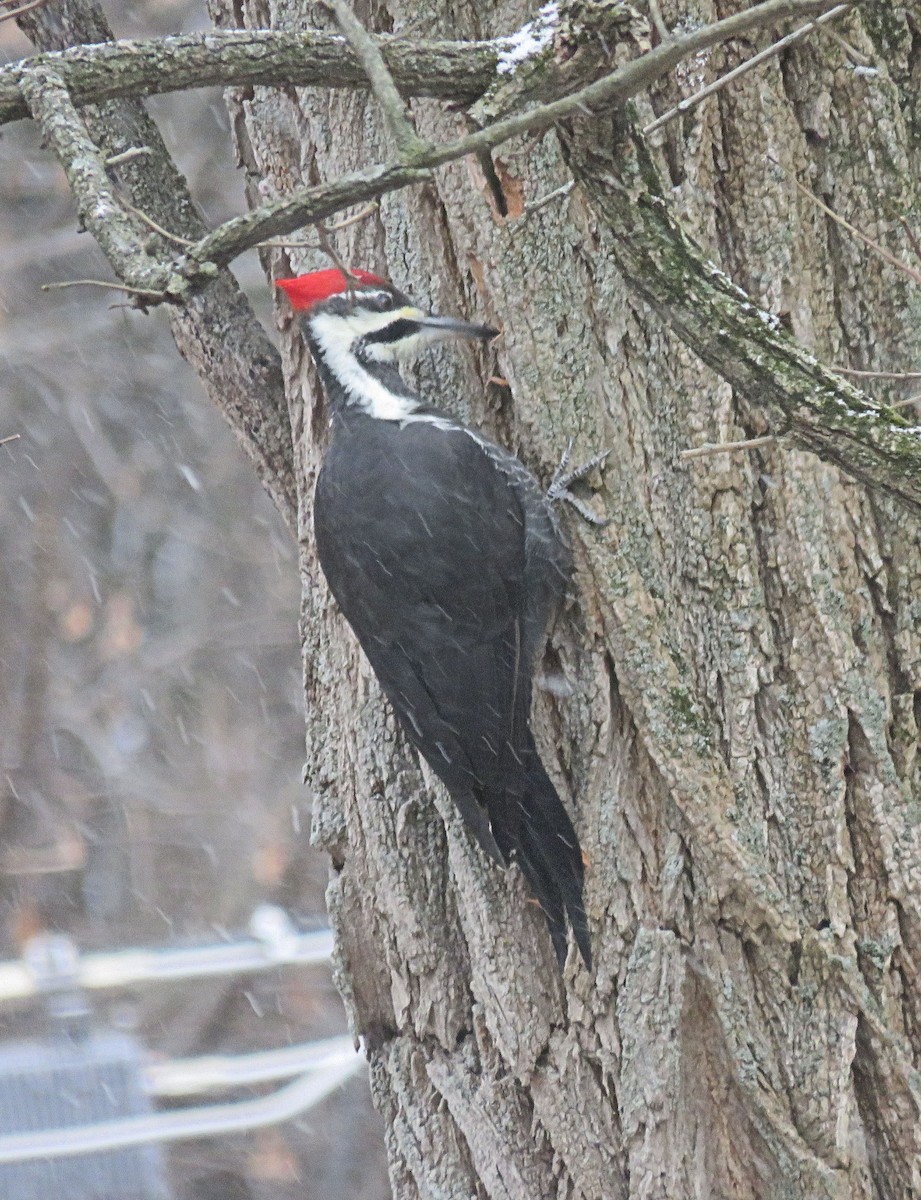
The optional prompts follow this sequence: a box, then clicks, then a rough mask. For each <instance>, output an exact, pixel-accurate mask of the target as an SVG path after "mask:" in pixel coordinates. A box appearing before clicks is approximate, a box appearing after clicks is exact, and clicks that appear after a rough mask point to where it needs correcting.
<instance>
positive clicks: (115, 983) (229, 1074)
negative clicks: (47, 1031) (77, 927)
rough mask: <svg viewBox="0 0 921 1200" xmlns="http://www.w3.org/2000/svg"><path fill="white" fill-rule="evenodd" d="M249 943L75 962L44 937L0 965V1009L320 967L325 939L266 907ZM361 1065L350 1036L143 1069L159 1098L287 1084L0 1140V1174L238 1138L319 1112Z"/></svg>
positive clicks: (63, 945)
mask: <svg viewBox="0 0 921 1200" xmlns="http://www.w3.org/2000/svg"><path fill="white" fill-rule="evenodd" d="M249 932H250V935H251V936H249V937H246V938H240V939H237V940H228V941H226V942H219V943H213V944H207V945H197V946H183V947H179V948H171V949H160V950H118V951H112V952H109V953H100V954H86V955H80V954H79V953H78V952H77V950H76V948H75V947H74V945H73V943H72V942H70V941H69V939H67V938H62V937H56V936H47V937H43V938H39V939H35V940H34V941H33V943H31V944H30V946H29V947H27V950H26V955H25V959H24V961H21V962H3V963H0V1001H4V1000H5V1001H13V1000H22V999H27V998H29V997H32V996H45V997H46V998H48V999H50V998H53V997H55V996H60V995H61V994H62V993H64V994H66V993H68V992H73V993H75V994H79V993H80V992H82V991H83V990H84V989H85V990H101V989H118V988H130V987H134V986H137V985H147V984H157V983H164V982H170V981H175V980H182V979H206V978H213V977H215V976H220V975H236V974H244V973H245V974H249V973H254V972H259V971H265V970H267V969H270V968H273V967H278V966H307V965H311V964H314V963H322V962H326V961H328V959H329V958H330V956H331V954H332V944H333V943H332V934H331V933H330V931H329V930H320V931H318V932H314V933H302V932H300V931H298V930H297V929H296V928H295V927H294V926H293V924H292V923H291V921H290V919H289V918H288V916H287V914H286V913H285V912H284V911H283V910H282V909H279V908H276V907H275V906H272V905H263V906H261V907H260V908H258V909H257V910H256V912H255V913H254V914H253V917H252V920H251V921H250V927H249ZM363 1064H364V1059H363V1057H362V1056H361V1055H360V1054H359V1053H357V1052H356V1050H355V1046H354V1044H353V1041H352V1039H351V1038H349V1037H334V1038H326V1039H324V1040H322V1041H316V1042H307V1043H304V1044H302V1045H298V1046H287V1047H284V1048H281V1049H277V1050H264V1051H259V1052H256V1053H253V1054H240V1055H207V1056H204V1057H200V1058H194V1059H185V1060H179V1061H173V1062H160V1063H153V1062H152V1063H148V1064H147V1065H146V1066H144V1067H143V1070H142V1079H143V1083H144V1086H145V1088H146V1090H147V1093H148V1094H149V1095H151V1096H157V1097H160V1098H167V1097H169V1098H177V1097H181V1096H190V1095H200V1094H202V1093H206V1092H214V1091H219V1090H221V1089H228V1088H236V1087H246V1086H252V1085H257V1084H263V1083H269V1082H274V1081H277V1080H282V1079H291V1077H292V1076H297V1078H295V1079H294V1080H293V1081H292V1082H291V1083H287V1084H285V1085H284V1086H283V1087H279V1088H277V1089H276V1090H275V1091H273V1092H271V1093H269V1094H268V1095H265V1096H258V1097H255V1098H253V1099H247V1100H236V1101H232V1102H228V1103H221V1104H209V1105H199V1106H195V1107H186V1108H181V1109H175V1110H172V1111H169V1112H157V1113H151V1114H144V1115H141V1116H127V1117H116V1118H113V1119H112V1120H108V1121H102V1122H95V1123H93V1124H87V1125H74V1126H67V1127H62V1128H57V1129H45V1130H39V1131H30V1132H27V1133H13V1134H5V1135H0V1165H2V1164H7V1163H21V1162H28V1161H30V1160H35V1159H50V1158H63V1157H69V1156H71V1155H79V1154H92V1153H98V1152H100V1151H107V1150H119V1149H124V1148H125V1147H129V1146H141V1145H145V1144H149V1143H153V1142H173V1141H180V1140H185V1139H189V1138H201V1137H213V1136H218V1135H222V1134H228V1133H238V1132H242V1131H245V1130H250V1129H257V1128H260V1127H263V1126H266V1125H274V1124H277V1123H278V1122H281V1121H287V1120H290V1119H291V1118H292V1117H296V1116H299V1115H300V1114H301V1113H303V1112H306V1111H307V1110H308V1109H310V1108H312V1107H313V1106H314V1105H315V1104H318V1103H319V1102H320V1101H321V1100H323V1099H324V1098H325V1097H326V1096H328V1095H329V1094H330V1093H331V1092H333V1091H335V1090H336V1088H338V1087H339V1086H340V1085H341V1084H342V1083H344V1082H345V1081H346V1080H347V1079H348V1078H350V1077H351V1076H352V1075H353V1074H355V1073H356V1071H357V1070H358V1069H359V1068H360V1067H361V1066H362V1065H363Z"/></svg>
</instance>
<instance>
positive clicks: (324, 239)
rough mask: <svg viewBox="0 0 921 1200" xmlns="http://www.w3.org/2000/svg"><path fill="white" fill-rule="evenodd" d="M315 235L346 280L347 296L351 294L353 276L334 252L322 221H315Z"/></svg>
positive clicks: (334, 248) (322, 248) (321, 247)
mask: <svg viewBox="0 0 921 1200" xmlns="http://www.w3.org/2000/svg"><path fill="white" fill-rule="evenodd" d="M316 230H317V237H318V238H319V239H320V249H321V250H322V251H323V253H324V254H325V255H327V256H328V258H329V260H330V262H332V264H333V266H334V267H338V268H339V270H340V271H341V272H342V278H343V279H344V280H345V281H346V283H347V285H348V290H349V296H350V298H351V294H352V284H353V282H356V280H355V276H354V275H353V274H352V272H351V271H350V270H349V268H348V266H347V265H346V264H345V263H344V262H343V261H342V259H341V258H340V257H339V255H338V254H337V253H336V247H335V246H334V245H333V243H332V240H331V239H330V236H329V230H328V229H327V228H326V226H325V225H324V224H323V222H322V221H317V225H316Z"/></svg>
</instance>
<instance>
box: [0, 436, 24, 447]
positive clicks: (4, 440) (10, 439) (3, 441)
mask: <svg viewBox="0 0 921 1200" xmlns="http://www.w3.org/2000/svg"><path fill="white" fill-rule="evenodd" d="M21 437H22V434H21V433H10V434H8V435H7V436H6V437H5V438H0V446H5V445H6V444H7V442H18V441H19V439H20V438H21Z"/></svg>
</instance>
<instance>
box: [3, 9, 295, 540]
mask: <svg viewBox="0 0 921 1200" xmlns="http://www.w3.org/2000/svg"><path fill="white" fill-rule="evenodd" d="M21 24H22V26H23V28H24V30H25V32H26V33H27V35H28V36H29V37H30V38H31V40H32V41H33V43H35V44H36V45H37V46H39V47H40V48H41V49H43V50H48V51H63V50H65V48H66V47H67V46H69V45H72V44H74V43H94V44H95V45H94V49H96V50H99V49H100V48H101V46H100V45H99V43H104V42H105V41H106V39H108V38H111V31H110V29H109V26H108V24H107V23H106V20H105V17H104V15H103V13H102V11H101V9H100V7H99V5H98V4H97V3H95V0H57V2H56V3H55V5H54V9H53V11H51V10H46V9H38V10H36V11H35V12H33V13H30V14H29V15H28V16H26V17H24V18H22V19H21ZM50 57H51V56H46V57H44V58H43V61H44V62H46V63H47V62H48V59H49V58H50ZM36 66H37V59H32V60H29V69H30V70H31V69H33V68H35V67H36ZM36 86H37V87H38V90H41V85H40V84H37V85H36ZM65 86H66V85H65ZM36 103H37V104H42V103H43V101H42V100H41V98H40V97H39V98H38V99H37V100H36ZM68 123H69V125H71V126H73V120H72V118H71V120H70V121H69V122H68ZM78 124H79V128H78V129H71V130H70V131H69V132H68V131H65V130H62V131H61V134H60V136H61V138H62V139H66V138H68V137H73V138H75V139H76V141H75V142H74V143H72V146H71V149H75V148H76V145H77V143H78V142H79V141H80V138H81V137H88V138H89V139H90V141H91V143H92V144H93V152H94V156H95V155H98V156H100V157H101V158H102V160H103V161H104V163H105V164H106V166H107V171H106V174H107V176H109V177H111V178H112V180H113V181H114V183H115V184H116V185H117V186H118V188H119V189H123V190H124V191H125V192H127V193H128V194H130V196H131V198H132V200H133V201H134V203H135V204H136V205H137V207H138V208H140V209H141V210H142V211H143V212H145V213H148V214H150V215H151V216H152V217H153V218H154V219H155V220H156V221H157V222H158V224H160V225H161V226H163V227H164V228H166V229H172V230H175V231H176V232H177V233H179V234H180V235H184V236H186V237H189V238H192V239H195V238H200V237H201V236H202V235H203V233H204V232H205V230H204V224H203V222H202V220H201V217H200V215H199V214H198V211H197V210H196V208H195V206H194V204H193V202H192V198H191V196H190V195H189V192H188V188H187V186H186V183H185V180H184V179H183V178H182V176H181V175H180V173H179V171H178V170H177V169H176V166H175V164H174V163H173V162H172V160H171V158H170V157H169V154H168V153H167V150H166V147H165V146H164V144H163V141H162V139H161V137H160V134H159V131H158V129H157V127H156V125H155V124H154V123H153V121H152V120H151V119H150V117H149V116H148V115H147V113H146V112H145V111H144V107H143V105H142V104H141V103H140V102H139V101H137V100H121V101H117V102H113V101H110V102H108V103H107V104H105V105H103V106H102V107H101V108H97V107H95V106H87V107H86V108H85V109H84V110H83V111H82V113H81V114H80V119H79V122H78ZM81 130H82V134H81ZM139 146H143V147H145V149H146V153H145V154H144V155H143V156H137V155H134V156H132V157H131V158H130V159H129V158H127V157H126V155H125V151H126V149H128V148H129V147H139ZM97 148H98V149H97ZM65 153H70V151H68V150H66V149H65ZM113 158H114V159H119V160H120V162H119V164H118V166H113V162H112V160H113ZM72 169H73V167H72ZM93 169H95V164H93ZM106 187H107V188H108V189H109V192H108V194H109V195H110V196H111V183H110V182H109V179H108V178H107V180H106ZM115 216H116V219H118V217H117V213H116V214H115ZM121 228H122V230H123V231H124V229H125V226H124V225H123V226H122V227H121ZM150 239H151V234H150V233H149V232H146V231H145V232H143V233H142V235H141V238H140V243H141V244H144V243H149V242H150ZM116 248H117V247H116ZM152 261H153V260H152ZM160 265H161V266H162V267H163V268H164V270H167V269H168V268H171V266H172V264H171V263H170V261H169V259H168V258H167V257H166V251H165V250H164V258H163V259H161V262H160ZM179 282H180V283H181V282H182V281H181V280H180V281H179ZM167 314H168V316H169V320H170V324H171V326H172V330H173V336H174V338H175V339H176V346H177V348H178V350H179V352H180V354H182V356H183V358H185V359H187V361H188V362H189V363H190V364H191V365H192V367H193V368H194V369H195V370H196V372H197V373H198V376H199V378H200V379H201V382H202V385H203V387H204V389H205V391H206V392H207V394H208V396H209V398H210V399H211V400H212V402H213V403H214V405H215V407H217V408H218V410H219V411H220V412H221V413H222V414H223V416H224V417H225V419H226V420H227V422H228V424H229V425H230V427H231V429H232V430H233V431H234V433H235V434H236V436H237V439H238V441H239V443H240V445H241V448H242V449H243V450H244V452H245V453H246V455H247V457H248V458H249V459H250V461H251V462H252V464H253V466H254V468H255V470H256V473H257V475H258V477H259V479H260V480H261V482H262V484H263V486H264V487H265V488H266V490H267V491H268V493H269V495H270V496H271V498H272V500H273V502H274V504H275V507H276V508H277V509H278V511H279V512H280V513H281V515H282V517H283V519H284V520H285V522H286V523H287V525H288V527H289V528H291V529H295V528H296V525H297V489H296V482H295V478H294V466H293V458H294V455H293V451H292V447H291V426H290V421H289V419H288V412H287V402H286V399H285V392H284V381H283V378H282V370H281V359H280V356H279V354H278V351H277V350H276V349H275V347H274V346H273V345H272V343H271V342H270V341H269V339H268V337H267V336H266V333H265V331H264V330H263V328H262V326H261V325H260V324H259V322H258V321H257V320H256V317H255V314H254V313H253V311H252V309H251V307H250V305H249V302H248V301H247V299H246V297H245V296H244V295H243V293H242V291H241V290H240V288H239V285H238V284H237V282H236V280H235V279H234V278H233V276H232V275H231V274H230V273H229V272H227V271H222V272H218V273H217V274H216V275H215V277H214V278H213V279H212V280H211V281H210V282H209V283H208V284H207V286H205V287H203V288H202V290H201V291H200V292H199V293H198V294H197V295H194V296H192V297H190V298H189V299H187V300H186V302H185V303H182V304H170V305H168V306H167Z"/></svg>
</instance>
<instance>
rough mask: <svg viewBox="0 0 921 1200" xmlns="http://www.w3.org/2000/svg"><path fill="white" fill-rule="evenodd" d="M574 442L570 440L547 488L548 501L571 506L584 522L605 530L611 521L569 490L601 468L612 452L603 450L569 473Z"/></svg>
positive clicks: (572, 439)
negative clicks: (567, 468) (563, 502)
mask: <svg viewBox="0 0 921 1200" xmlns="http://www.w3.org/2000/svg"><path fill="white" fill-rule="evenodd" d="M574 440H575V439H574V438H570V439H569V442H568V444H567V446H566V449H565V450H564V451H563V453H562V455H561V456H560V463H559V466H558V467H557V469H556V471H555V472H554V475H553V479H551V481H550V486H549V487H548V488H547V499H548V500H549V501H550V503H551V504H558V503H559V502H560V501H565V503H566V504H571V505H572V507H573V508H574V509H575V510H576V512H577V513H578V514H579V515H580V516H581V517H582V518H583V519H584V520H586V521H588V523H589V524H590V525H597V526H598V527H599V528H603V527H604V526H605V525H608V524H610V522H609V520H608V519H607V518H606V517H599V516H598V515H597V514H596V513H594V512H593V511H592V510H591V509H590V508H589V506H588V505H587V504H586V503H585V501H584V500H580V499H579V497H578V496H575V495H573V493H572V492H571V491H570V490H569V489H570V486H571V485H572V484H574V483H578V481H579V480H580V479H584V478H585V476H586V475H588V474H589V473H590V472H591V471H594V469H595V468H596V467H600V466H601V464H602V463H603V462H604V460H605V459H606V458H607V457H608V455H609V454H610V453H611V451H610V450H602V452H601V453H600V454H594V455H593V456H592V457H591V458H590V459H588V461H587V462H584V463H582V464H581V465H580V466H578V467H574V468H573V470H571V471H567V470H566V467H567V466H568V465H569V456H570V455H571V454H572V447H573V442H574Z"/></svg>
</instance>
